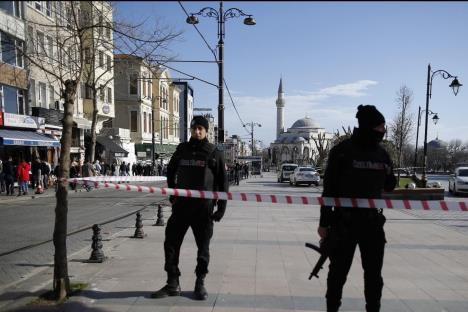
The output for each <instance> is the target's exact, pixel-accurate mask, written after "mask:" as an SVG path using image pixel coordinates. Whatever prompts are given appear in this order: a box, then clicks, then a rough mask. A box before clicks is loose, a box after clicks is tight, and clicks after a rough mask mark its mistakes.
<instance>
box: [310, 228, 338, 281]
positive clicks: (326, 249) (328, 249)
mask: <svg viewBox="0 0 468 312" xmlns="http://www.w3.org/2000/svg"><path fill="white" fill-rule="evenodd" d="M337 242H338V240H337V237H336V235H335V234H334V233H332V232H331V231H329V232H328V235H327V237H325V238H324V239H321V240H320V247H319V246H317V245H314V244H311V243H305V246H306V247H309V248H311V249H313V250H315V251H316V252H318V253H319V254H320V258H319V259H318V261H317V263H316V264H315V266H314V269H313V270H312V272H311V273H310V275H309V279H312V277H313V276H315V277H316V278H319V276H318V272H320V270H321V269H323V264H324V263H325V261H327V258H328V257H329V255H330V254H331V253H332V251H333V250H334V249H335V248H336V245H337Z"/></svg>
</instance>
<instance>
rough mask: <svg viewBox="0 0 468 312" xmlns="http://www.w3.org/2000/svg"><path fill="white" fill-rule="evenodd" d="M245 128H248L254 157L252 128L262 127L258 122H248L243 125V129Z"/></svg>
mask: <svg viewBox="0 0 468 312" xmlns="http://www.w3.org/2000/svg"><path fill="white" fill-rule="evenodd" d="M246 126H250V136H251V140H252V156H255V154H256V151H255V142H254V127H255V126H258V127H261V126H262V125H261V124H259V123H258V122H253V121H252V122H248V123H246V124H245V125H244V128H245V127H246Z"/></svg>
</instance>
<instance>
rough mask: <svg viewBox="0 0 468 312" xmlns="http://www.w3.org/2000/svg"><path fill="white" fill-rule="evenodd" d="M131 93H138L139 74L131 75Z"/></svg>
mask: <svg viewBox="0 0 468 312" xmlns="http://www.w3.org/2000/svg"><path fill="white" fill-rule="evenodd" d="M130 94H138V75H137V74H135V73H133V74H131V75H130Z"/></svg>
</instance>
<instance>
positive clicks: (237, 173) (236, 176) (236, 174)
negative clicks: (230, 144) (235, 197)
mask: <svg viewBox="0 0 468 312" xmlns="http://www.w3.org/2000/svg"><path fill="white" fill-rule="evenodd" d="M240 170H241V166H240V164H239V163H238V162H237V161H236V163H235V164H234V182H235V183H236V185H239V179H240Z"/></svg>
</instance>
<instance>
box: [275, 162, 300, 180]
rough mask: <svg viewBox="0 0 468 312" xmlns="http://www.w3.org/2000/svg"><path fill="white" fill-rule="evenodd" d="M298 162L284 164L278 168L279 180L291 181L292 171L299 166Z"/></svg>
mask: <svg viewBox="0 0 468 312" xmlns="http://www.w3.org/2000/svg"><path fill="white" fill-rule="evenodd" d="M298 166H299V165H297V164H282V165H281V167H280V169H279V170H278V182H280V183H281V182H283V181H289V178H290V175H291V173H293V172H294V170H295V169H296V168H297V167H298Z"/></svg>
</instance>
